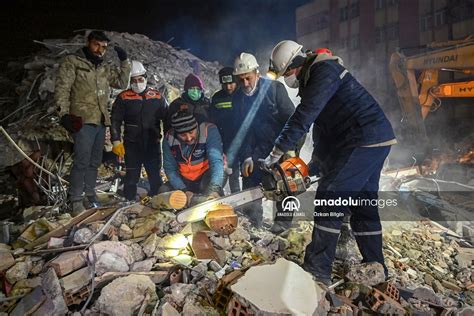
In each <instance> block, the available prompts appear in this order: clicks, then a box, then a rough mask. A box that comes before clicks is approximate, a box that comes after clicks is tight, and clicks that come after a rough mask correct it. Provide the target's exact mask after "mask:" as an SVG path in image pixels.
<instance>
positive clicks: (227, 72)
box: [219, 67, 237, 84]
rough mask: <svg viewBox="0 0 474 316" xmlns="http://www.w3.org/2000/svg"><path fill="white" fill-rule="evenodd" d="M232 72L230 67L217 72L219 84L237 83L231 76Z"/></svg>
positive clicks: (232, 69)
mask: <svg viewBox="0 0 474 316" xmlns="http://www.w3.org/2000/svg"><path fill="white" fill-rule="evenodd" d="M233 71H234V68H232V67H224V68H222V69H221V70H219V82H220V83H221V84H224V83H231V82H237V78H236V77H235V76H234V75H233V74H232V72H233Z"/></svg>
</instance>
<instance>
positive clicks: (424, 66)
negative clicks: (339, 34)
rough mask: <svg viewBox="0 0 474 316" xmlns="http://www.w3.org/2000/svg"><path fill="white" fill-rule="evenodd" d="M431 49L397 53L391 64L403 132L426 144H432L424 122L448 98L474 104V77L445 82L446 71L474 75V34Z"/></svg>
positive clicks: (430, 46) (423, 144) (436, 45)
mask: <svg viewBox="0 0 474 316" xmlns="http://www.w3.org/2000/svg"><path fill="white" fill-rule="evenodd" d="M428 48H431V49H433V50H432V51H428V52H425V53H421V54H417V55H413V56H409V57H406V56H404V55H403V54H402V53H400V52H395V53H393V54H392V56H391V59H390V66H389V68H390V72H391V74H392V78H393V80H394V82H395V85H396V90H397V94H398V98H399V102H400V106H401V110H402V115H403V123H404V125H403V129H402V132H404V133H405V135H406V136H407V137H408V138H409V139H411V140H413V141H415V142H416V143H417V144H418V145H422V146H427V144H428V143H429V137H428V134H429V133H428V134H427V130H426V126H425V124H424V123H425V122H424V121H425V119H426V118H427V116H428V114H429V113H430V112H433V111H436V110H437V109H438V108H439V107H440V106H441V104H442V103H443V101H444V100H445V99H447V98H463V99H462V102H460V104H469V103H471V104H472V105H474V79H472V78H468V79H470V80H466V79H465V78H463V79H460V80H461V81H458V80H452V79H451V80H449V79H448V80H447V81H446V80H443V81H444V82H441V81H442V80H441V79H442V77H445V76H446V75H444V73H454V74H463V75H474V36H469V37H468V38H466V39H464V40H458V41H449V42H445V43H433V44H431V45H428ZM466 98H468V99H467V100H466ZM469 98H470V99H469Z"/></svg>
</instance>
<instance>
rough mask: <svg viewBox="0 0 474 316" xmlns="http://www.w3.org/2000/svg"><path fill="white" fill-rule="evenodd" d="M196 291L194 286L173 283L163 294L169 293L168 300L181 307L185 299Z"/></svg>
mask: <svg viewBox="0 0 474 316" xmlns="http://www.w3.org/2000/svg"><path fill="white" fill-rule="evenodd" d="M196 289H197V287H196V285H194V284H183V283H175V284H172V285H171V286H170V287H169V288H167V289H165V292H169V294H168V295H169V297H168V298H169V299H171V301H172V302H173V303H174V304H176V305H177V306H183V305H184V301H185V299H186V298H187V297H188V296H189V295H190V294H191V293H192V292H193V291H195V290H196Z"/></svg>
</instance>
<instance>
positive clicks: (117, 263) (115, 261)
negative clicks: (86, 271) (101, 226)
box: [95, 251, 129, 276]
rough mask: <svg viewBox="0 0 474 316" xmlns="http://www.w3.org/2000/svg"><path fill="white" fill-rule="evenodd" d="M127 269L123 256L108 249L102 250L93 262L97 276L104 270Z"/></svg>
mask: <svg viewBox="0 0 474 316" xmlns="http://www.w3.org/2000/svg"><path fill="white" fill-rule="evenodd" d="M128 269H129V266H128V264H127V261H126V259H125V258H123V257H120V256H119V255H117V254H115V253H113V252H108V251H104V252H103V253H102V254H101V255H100V257H99V260H97V262H96V264H95V273H96V275H98V276H100V275H102V274H104V273H106V272H127V271H128Z"/></svg>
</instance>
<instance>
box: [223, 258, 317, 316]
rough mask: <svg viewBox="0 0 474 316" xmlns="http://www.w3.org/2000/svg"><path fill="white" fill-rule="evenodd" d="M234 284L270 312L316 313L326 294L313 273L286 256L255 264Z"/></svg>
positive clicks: (235, 288) (247, 297)
mask: <svg viewBox="0 0 474 316" xmlns="http://www.w3.org/2000/svg"><path fill="white" fill-rule="evenodd" d="M230 288H231V289H232V291H234V292H235V293H237V294H238V295H240V296H242V297H243V298H245V299H246V300H248V301H249V302H251V303H252V304H253V305H255V306H256V307H257V308H258V309H259V310H260V311H262V312H266V313H282V314H285V313H286V314H287V313H290V314H299V315H312V314H313V313H314V311H315V310H316V309H317V308H318V305H319V302H320V300H321V298H324V291H323V290H322V289H321V288H320V287H319V286H318V285H317V284H316V283H315V282H314V281H313V279H312V277H311V275H310V274H309V273H307V272H305V271H304V270H303V269H302V268H301V267H300V266H298V265H297V264H295V263H294V262H291V261H288V260H286V259H283V258H280V259H278V260H277V261H276V262H275V263H274V264H269V265H259V266H254V267H251V268H250V269H249V270H248V271H247V272H246V273H245V275H244V276H243V277H241V278H240V279H239V280H238V281H237V282H236V283H235V284H233V285H231V286H230ZM268 289H272V290H271V291H269V290H268Z"/></svg>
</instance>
